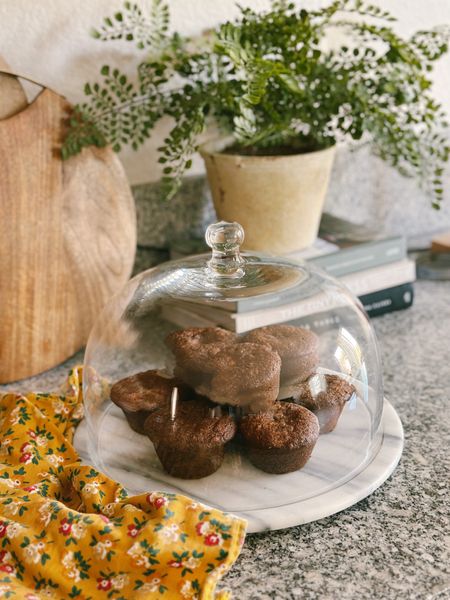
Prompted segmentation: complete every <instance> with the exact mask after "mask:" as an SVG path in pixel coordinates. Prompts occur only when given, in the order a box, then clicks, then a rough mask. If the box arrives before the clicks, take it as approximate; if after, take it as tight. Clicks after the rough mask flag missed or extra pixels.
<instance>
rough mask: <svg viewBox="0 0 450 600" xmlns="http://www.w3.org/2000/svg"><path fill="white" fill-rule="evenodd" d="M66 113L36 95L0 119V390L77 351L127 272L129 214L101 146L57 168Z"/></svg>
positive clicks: (57, 100) (46, 93)
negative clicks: (3, 386) (24, 104)
mask: <svg viewBox="0 0 450 600" xmlns="http://www.w3.org/2000/svg"><path fill="white" fill-rule="evenodd" d="M5 81H6V82H7V85H5ZM0 86H1V87H0V97H2V96H3V95H4V94H5V93H6V94H11V82H10V78H5V77H3V78H2V79H1V80H0ZM13 93H14V94H17V88H15V91H14V90H13ZM19 96H20V94H19ZM17 98H18V96H17V95H16V107H17V105H18V101H17ZM12 104H13V103H11V104H10V106H12ZM69 109H70V107H69V105H68V104H67V102H66V101H65V100H64V99H63V98H62V97H61V96H59V95H58V94H56V93H55V92H52V91H50V90H48V89H44V90H43V91H42V92H41V94H40V95H39V96H38V97H37V98H36V99H35V100H34V101H33V102H32V103H31V104H30V105H28V106H26V107H25V108H22V109H20V110H19V111H17V110H14V109H12V110H11V113H12V116H9V117H6V118H3V119H2V120H0V304H1V319H0V383H5V382H9V381H14V380H17V379H21V378H24V377H28V376H30V375H33V374H36V373H39V372H41V371H44V370H46V369H49V368H51V367H53V366H55V365H56V364H58V363H60V362H61V361H63V360H65V359H66V358H68V357H69V356H71V355H72V354H73V353H75V352H76V351H77V350H79V349H80V348H81V347H82V346H83V345H84V344H85V342H86V340H87V337H88V335H89V332H90V329H91V327H92V324H93V322H94V320H95V318H96V317H97V316H98V314H99V312H100V310H101V308H102V306H103V305H104V303H105V301H106V300H107V299H108V298H109V297H110V296H111V295H112V294H113V292H115V291H116V290H117V289H118V288H120V287H121V286H122V285H123V284H124V283H125V282H126V281H127V279H128V278H129V276H130V273H131V269H132V266H133V261H134V254H135V248H136V219H135V209H134V202H133V198H132V195H131V191H130V188H129V185H128V182H127V179H126V176H125V174H124V171H123V168H122V166H121V164H120V161H119V159H118V158H117V157H116V155H115V154H114V153H113V152H112V150H111V149H109V148H102V149H97V148H88V149H85V150H83V152H82V153H81V154H80V155H78V156H76V157H74V158H71V159H69V160H68V161H65V162H63V161H62V160H61V158H60V153H59V149H60V146H61V140H62V137H63V129H64V123H65V119H66V118H67V113H68V110H69ZM11 113H10V114H11ZM14 113H15V114H14Z"/></svg>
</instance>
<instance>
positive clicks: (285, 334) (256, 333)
mask: <svg viewBox="0 0 450 600" xmlns="http://www.w3.org/2000/svg"><path fill="white" fill-rule="evenodd" d="M244 341H245V342H253V343H257V344H266V345H269V346H270V347H271V348H272V350H275V352H278V354H279V355H280V356H281V358H283V357H285V356H286V355H292V354H310V353H317V351H318V348H319V338H318V336H317V335H316V334H315V333H314V332H313V331H310V330H309V329H305V328H304V327H296V326H295V325H267V326H266V327H258V329H254V330H253V331H250V332H249V333H247V334H246V335H245V337H244Z"/></svg>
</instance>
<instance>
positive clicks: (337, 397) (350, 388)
mask: <svg viewBox="0 0 450 600" xmlns="http://www.w3.org/2000/svg"><path fill="white" fill-rule="evenodd" d="M355 391H356V390H355V386H354V385H352V384H351V383H349V382H348V381H346V380H345V379H343V378H342V377H339V375H331V374H330V375H328V374H327V375H322V374H320V375H314V376H313V377H311V378H310V379H308V381H305V382H304V383H302V384H300V385H299V388H298V392H296V394H295V395H294V400H295V401H296V402H298V403H300V404H301V405H302V406H305V407H306V408H308V409H309V410H313V411H316V410H321V409H325V408H328V407H330V406H335V405H339V406H341V405H343V404H344V403H345V402H347V400H349V399H350V398H351V396H352V395H353V394H354V393H355Z"/></svg>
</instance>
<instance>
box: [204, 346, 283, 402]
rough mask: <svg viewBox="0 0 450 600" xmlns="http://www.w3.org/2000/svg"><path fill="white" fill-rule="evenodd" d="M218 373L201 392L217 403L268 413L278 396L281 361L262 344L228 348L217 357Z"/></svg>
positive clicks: (216, 370)
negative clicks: (266, 411)
mask: <svg viewBox="0 0 450 600" xmlns="http://www.w3.org/2000/svg"><path fill="white" fill-rule="evenodd" d="M214 365H215V373H214V375H213V377H212V380H211V385H210V386H209V387H208V389H206V388H204V387H202V388H200V389H198V390H197V391H199V393H202V394H205V395H208V397H209V398H210V399H211V400H212V401H213V402H217V403H218V404H230V405H232V406H240V407H243V408H244V409H245V411H246V412H258V411H261V410H267V409H268V408H270V406H271V405H272V404H273V403H274V401H275V400H276V398H277V396H278V391H279V387H280V368H281V360H280V357H279V356H278V354H277V353H276V352H274V351H273V350H271V349H270V348H269V347H268V346H264V345H262V344H250V343H242V344H235V345H233V346H228V347H226V348H224V349H223V350H221V351H220V352H218V353H217V354H216V355H215V357H214Z"/></svg>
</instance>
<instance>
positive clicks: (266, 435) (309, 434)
mask: <svg viewBox="0 0 450 600" xmlns="http://www.w3.org/2000/svg"><path fill="white" fill-rule="evenodd" d="M239 429H240V432H241V433H242V435H243V436H244V438H245V440H246V441H247V442H248V443H249V444H250V445H251V446H252V447H254V448H255V447H256V448H265V449H267V448H274V449H275V448H284V449H289V450H293V449H295V448H299V447H301V446H303V445H305V444H312V443H314V442H315V441H316V440H317V438H318V436H319V421H318V419H317V417H316V415H314V414H313V413H312V412H310V411H309V410H308V409H307V408H304V407H303V406H297V405H296V404H292V403H289V402H276V403H275V404H274V406H273V408H272V409H271V410H269V411H267V412H263V413H259V414H255V415H247V416H245V417H243V418H242V420H241V422H240V425H239Z"/></svg>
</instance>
